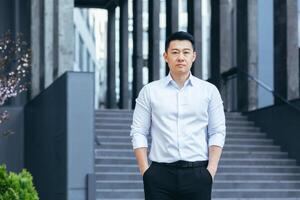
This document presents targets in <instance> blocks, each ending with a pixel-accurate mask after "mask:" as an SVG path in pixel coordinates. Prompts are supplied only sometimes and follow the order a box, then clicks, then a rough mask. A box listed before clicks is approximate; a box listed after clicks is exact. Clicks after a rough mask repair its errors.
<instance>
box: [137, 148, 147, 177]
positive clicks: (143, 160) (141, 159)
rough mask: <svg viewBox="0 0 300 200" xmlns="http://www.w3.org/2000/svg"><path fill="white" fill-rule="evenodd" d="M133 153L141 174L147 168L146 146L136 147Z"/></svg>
mask: <svg viewBox="0 0 300 200" xmlns="http://www.w3.org/2000/svg"><path fill="white" fill-rule="evenodd" d="M134 154H135V157H136V160H137V164H138V166H139V169H140V172H141V174H142V175H143V174H144V172H145V171H146V170H147V169H148V167H149V164H148V156H147V148H146V147H142V148H137V149H135V150H134Z"/></svg>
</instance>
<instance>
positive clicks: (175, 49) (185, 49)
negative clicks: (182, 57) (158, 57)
mask: <svg viewBox="0 0 300 200" xmlns="http://www.w3.org/2000/svg"><path fill="white" fill-rule="evenodd" d="M182 50H183V51H187V50H188V51H192V49H190V48H184V49H182ZM171 51H180V49H177V48H174V49H171Z"/></svg>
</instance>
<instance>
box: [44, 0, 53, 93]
mask: <svg viewBox="0 0 300 200" xmlns="http://www.w3.org/2000/svg"><path fill="white" fill-rule="evenodd" d="M44 2H45V6H44V45H43V46H44V53H45V54H44V62H43V66H44V68H45V69H44V74H45V76H44V77H45V78H44V81H45V83H44V86H45V88H46V87H48V86H49V85H50V84H51V83H52V82H53V15H54V10H53V8H54V5H53V0H44Z"/></svg>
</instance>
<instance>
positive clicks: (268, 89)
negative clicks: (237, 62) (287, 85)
mask: <svg viewBox="0 0 300 200" xmlns="http://www.w3.org/2000/svg"><path fill="white" fill-rule="evenodd" d="M235 68H236V70H237V71H240V72H241V73H243V74H245V75H246V76H247V77H248V78H249V79H251V80H253V81H255V82H256V83H257V84H258V85H260V86H261V87H263V88H264V89H266V90H267V91H269V92H270V93H272V95H273V97H275V98H278V99H280V100H281V101H282V102H284V103H285V104H287V105H288V106H290V107H291V108H293V109H295V110H297V111H299V112H300V108H299V107H297V106H295V105H293V104H291V103H290V102H289V101H288V100H287V99H285V98H284V97H282V96H281V95H280V94H278V93H276V92H275V91H274V90H272V89H271V87H269V86H268V85H267V84H265V83H264V82H262V81H261V80H259V79H257V78H256V77H254V76H252V75H250V74H249V73H248V72H246V71H244V70H242V69H240V68H238V67H235Z"/></svg>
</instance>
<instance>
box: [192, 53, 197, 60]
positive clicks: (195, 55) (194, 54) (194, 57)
mask: <svg viewBox="0 0 300 200" xmlns="http://www.w3.org/2000/svg"><path fill="white" fill-rule="evenodd" d="M196 57H197V53H196V51H194V52H193V62H194V61H195V60H196Z"/></svg>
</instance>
